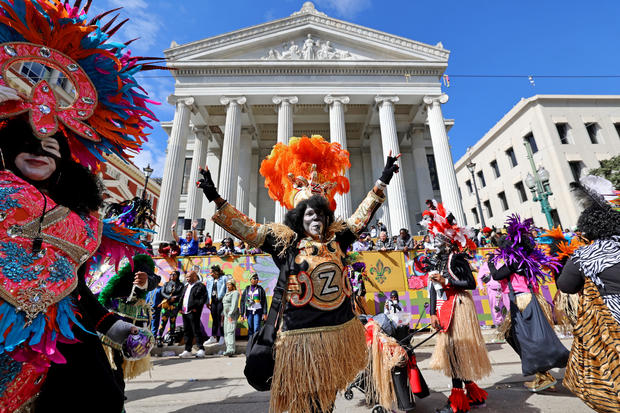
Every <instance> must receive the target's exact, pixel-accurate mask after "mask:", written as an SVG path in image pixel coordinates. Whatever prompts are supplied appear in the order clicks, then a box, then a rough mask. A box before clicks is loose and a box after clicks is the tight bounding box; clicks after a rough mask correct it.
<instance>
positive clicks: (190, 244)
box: [171, 221, 198, 257]
mask: <svg viewBox="0 0 620 413" xmlns="http://www.w3.org/2000/svg"><path fill="white" fill-rule="evenodd" d="M196 227H198V221H194V222H192V230H191V231H188V232H186V233H185V238H179V236H178V235H177V223H176V222H175V223H173V224H172V227H171V230H172V237H173V238H174V240H175V241H176V242H177V243H178V244H179V247H181V256H182V257H189V256H192V255H198V233H197V232H196Z"/></svg>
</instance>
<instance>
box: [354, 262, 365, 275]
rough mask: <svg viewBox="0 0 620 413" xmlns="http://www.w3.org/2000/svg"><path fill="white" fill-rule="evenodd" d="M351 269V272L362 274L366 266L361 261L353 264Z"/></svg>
mask: <svg viewBox="0 0 620 413" xmlns="http://www.w3.org/2000/svg"><path fill="white" fill-rule="evenodd" d="M351 267H352V268H353V271H357V272H364V271H365V270H366V264H365V263H363V262H361V261H358V262H354V263H353V265H351Z"/></svg>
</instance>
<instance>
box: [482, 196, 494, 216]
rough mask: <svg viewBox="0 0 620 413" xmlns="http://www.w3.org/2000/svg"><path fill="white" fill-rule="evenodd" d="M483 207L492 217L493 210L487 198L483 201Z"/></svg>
mask: <svg viewBox="0 0 620 413" xmlns="http://www.w3.org/2000/svg"><path fill="white" fill-rule="evenodd" d="M484 207H485V208H486V210H487V214H488V215H489V218H493V210H492V209H491V201H489V200H486V201H484Z"/></svg>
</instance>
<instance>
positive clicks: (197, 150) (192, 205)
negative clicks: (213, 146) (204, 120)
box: [185, 126, 207, 220]
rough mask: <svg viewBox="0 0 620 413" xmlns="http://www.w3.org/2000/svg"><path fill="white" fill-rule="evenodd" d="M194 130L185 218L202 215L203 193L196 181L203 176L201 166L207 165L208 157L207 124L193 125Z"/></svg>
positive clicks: (196, 217)
mask: <svg viewBox="0 0 620 413" xmlns="http://www.w3.org/2000/svg"><path fill="white" fill-rule="evenodd" d="M192 131H193V132H194V153H193V154H192V170H191V172H190V175H189V184H188V185H187V187H188V189H187V211H185V218H189V219H192V220H194V219H198V218H204V217H202V216H201V212H202V211H201V207H202V198H203V196H204V195H203V193H202V190H201V189H200V188H198V187H197V186H196V181H198V180H199V179H200V178H201V175H200V173H199V170H200V168H204V167H205V161H206V159H207V142H206V133H207V131H206V126H200V127H193V128H192Z"/></svg>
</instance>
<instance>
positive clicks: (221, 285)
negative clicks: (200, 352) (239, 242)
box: [205, 240, 232, 345]
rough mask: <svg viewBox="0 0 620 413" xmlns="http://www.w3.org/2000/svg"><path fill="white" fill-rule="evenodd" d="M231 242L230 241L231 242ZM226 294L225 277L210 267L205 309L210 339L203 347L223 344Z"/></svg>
mask: <svg viewBox="0 0 620 413" xmlns="http://www.w3.org/2000/svg"><path fill="white" fill-rule="evenodd" d="M231 241H232V240H231ZM224 294H226V276H225V275H224V271H222V269H221V268H220V266H219V265H214V266H212V267H211V275H210V276H209V277H207V296H208V297H207V303H208V304H207V307H209V310H211V321H212V323H211V337H209V340H207V341H206V342H205V345H209V344H216V343H218V342H219V341H220V340H221V343H220V344H224V333H223V330H222V310H223V309H222V299H223V298H224Z"/></svg>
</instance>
